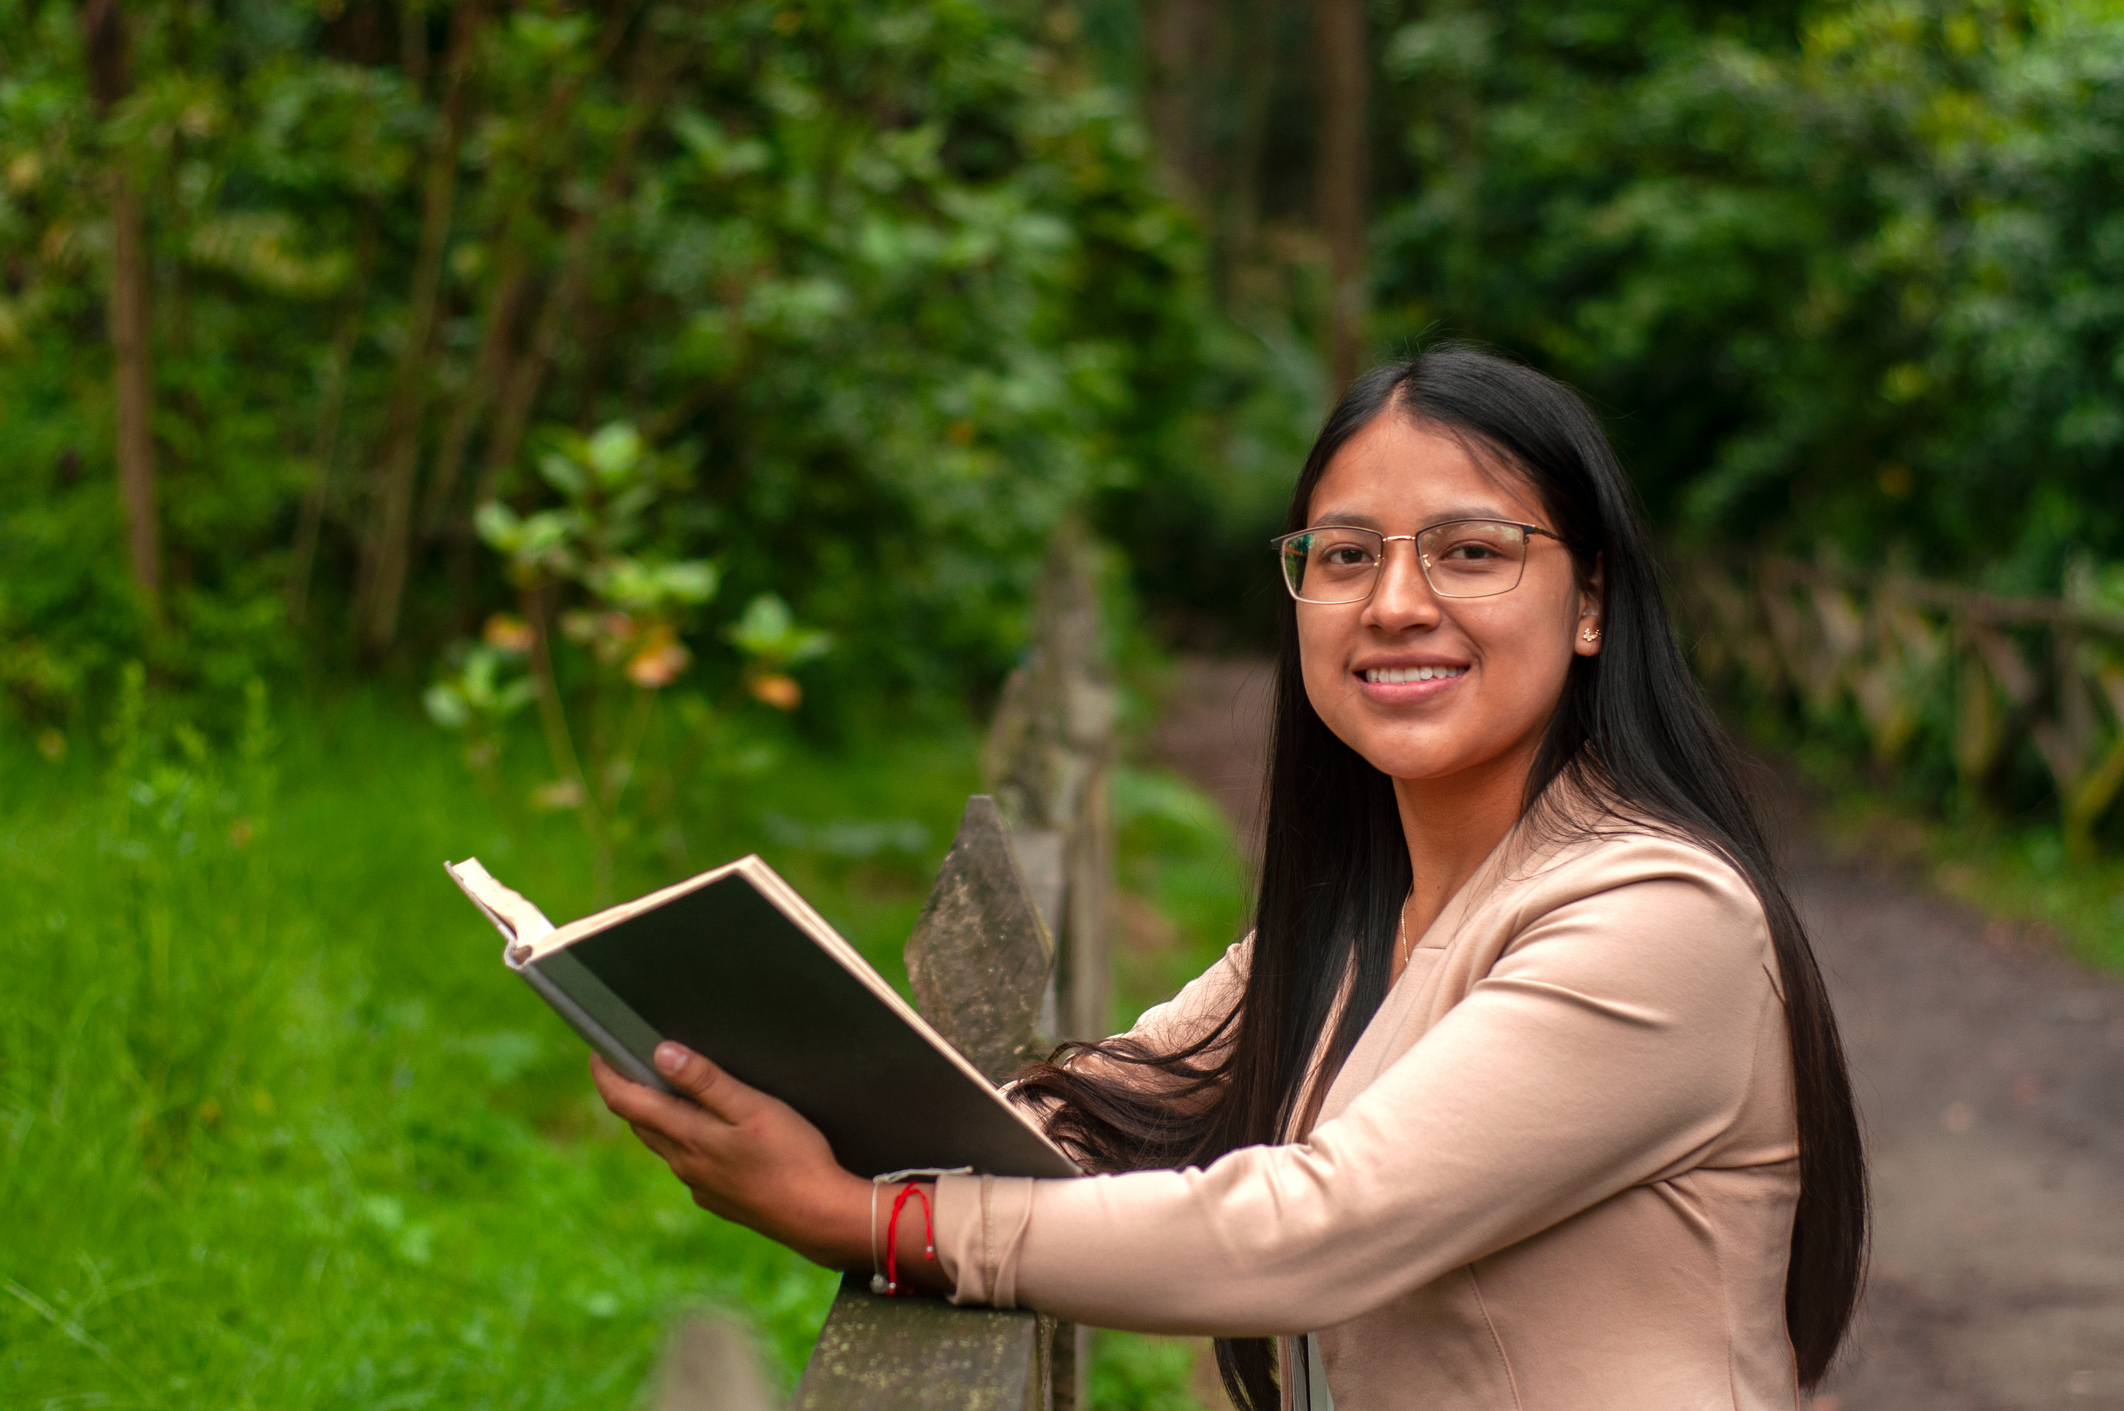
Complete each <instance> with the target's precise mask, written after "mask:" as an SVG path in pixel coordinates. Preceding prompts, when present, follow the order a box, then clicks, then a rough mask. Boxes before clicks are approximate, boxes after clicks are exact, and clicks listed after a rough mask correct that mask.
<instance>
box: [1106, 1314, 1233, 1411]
mask: <svg viewBox="0 0 2124 1411" xmlns="http://www.w3.org/2000/svg"><path fill="white" fill-rule="evenodd" d="M1208 1348H1209V1344H1208V1343H1206V1342H1204V1341H1202V1340H1201V1339H1182V1338H1161V1337H1146V1336H1144V1335H1142V1334H1140V1333H1114V1332H1102V1333H1099V1334H1098V1335H1097V1340H1096V1341H1095V1342H1094V1343H1093V1360H1092V1366H1091V1378H1090V1382H1091V1385H1090V1388H1089V1391H1090V1396H1089V1398H1088V1400H1089V1402H1090V1404H1091V1405H1092V1406H1093V1407H1094V1408H1096V1411H1201V1407H1202V1400H1201V1398H1200V1397H1198V1396H1197V1395H1196V1394H1195V1391H1194V1378H1195V1376H1196V1368H1197V1366H1198V1361H1199V1359H1202V1358H1205V1357H1207V1356H1208ZM1220 1404H1221V1401H1220Z"/></svg>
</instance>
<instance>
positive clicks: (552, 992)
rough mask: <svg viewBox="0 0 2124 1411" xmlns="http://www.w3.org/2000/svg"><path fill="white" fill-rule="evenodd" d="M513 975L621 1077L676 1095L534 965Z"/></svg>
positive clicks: (534, 963) (661, 1079)
mask: <svg viewBox="0 0 2124 1411" xmlns="http://www.w3.org/2000/svg"><path fill="white" fill-rule="evenodd" d="M516 973H517V974H519V975H521V976H523V977H524V980H525V982H526V983H528V984H529V985H530V986H531V988H532V989H534V990H536V991H538V995H539V998H541V999H543V1000H544V1001H545V1002H546V1003H547V1004H549V1005H551V1006H553V1012H554V1013H555V1014H558V1015H559V1016H560V1017H561V1018H563V1019H565V1020H567V1021H568V1027H569V1028H571V1029H573V1030H575V1032H576V1033H578V1034H580V1035H582V1037H583V1041H584V1042H585V1043H587V1044H589V1045H590V1047H592V1048H594V1049H596V1050H597V1051H598V1052H599V1053H601V1054H603V1055H604V1056H605V1061H606V1062H607V1063H609V1064H611V1065H612V1066H613V1067H614V1068H617V1069H618V1070H619V1071H620V1073H621V1075H622V1076H624V1077H627V1078H631V1079H633V1080H634V1081H635V1082H637V1083H641V1084H644V1085H646V1086H648V1087H652V1088H655V1089H657V1090H658V1091H660V1092H667V1093H676V1092H677V1091H678V1089H676V1088H674V1087H672V1086H671V1084H670V1083H668V1082H666V1081H664V1076H663V1074H661V1073H659V1072H657V1071H656V1069H654V1068H652V1067H650V1066H649V1065H648V1064H647V1063H644V1062H643V1061H642V1060H641V1059H640V1058H639V1057H638V1056H636V1055H635V1053H634V1052H633V1051H632V1050H631V1049H629V1048H628V1047H627V1046H626V1045H625V1044H623V1043H621V1042H620V1041H619V1040H618V1039H616V1038H614V1037H613V1036H612V1032H611V1031H610V1030H609V1029H607V1028H606V1027H605V1026H604V1025H602V1024H600V1023H598V1022H597V1021H596V1020H595V1019H593V1018H591V1017H590V1014H589V1011H587V1010H585V1009H584V1008H583V1007H582V1006H581V1005H580V1004H577V1003H576V1002H575V1000H574V999H572V998H571V997H570V996H569V994H568V992H567V991H566V990H563V989H562V988H561V987H560V986H559V985H556V984H554V983H553V981H552V980H551V979H549V978H548V977H547V976H545V975H542V974H540V973H539V970H538V965H537V963H536V962H533V963H532V964H529V965H523V966H519V967H516Z"/></svg>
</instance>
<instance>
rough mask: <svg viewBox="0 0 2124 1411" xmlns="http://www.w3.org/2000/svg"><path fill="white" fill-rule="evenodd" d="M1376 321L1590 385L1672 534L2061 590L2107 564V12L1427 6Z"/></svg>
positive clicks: (2123, 78) (1980, 3)
mask: <svg viewBox="0 0 2124 1411" xmlns="http://www.w3.org/2000/svg"><path fill="white" fill-rule="evenodd" d="M1384 55H1385V63H1386V65H1387V67H1388V69H1389V71H1390V73H1391V74H1392V76H1393V77H1394V79H1395V80H1396V82H1397V87H1396V90H1395V92H1396V94H1397V96H1398V98H1399V100H1400V101H1399V103H1398V104H1397V107H1398V108H1399V111H1400V112H1401V113H1402V114H1404V116H1403V117H1402V118H1401V119H1400V135H1401V137H1402V140H1403V142H1404V143H1405V144H1406V146H1407V149H1408V151H1409V152H1410V153H1411V155H1412V158H1413V161H1412V163H1411V168H1412V174H1413V175H1414V176H1415V177H1416V178H1417V179H1418V180H1419V182H1420V186H1419V187H1418V188H1417V189H1413V190H1409V191H1407V192H1405V193H1404V194H1403V195H1401V196H1400V197H1399V198H1398V199H1397V200H1395V201H1394V202H1393V203H1392V204H1391V205H1390V206H1389V208H1388V209H1387V210H1386V211H1385V213H1384V214H1383V216H1382V218H1381V223H1380V227H1379V232H1378V235H1379V251H1380V257H1381V265H1380V289H1381V295H1382V300H1383V303H1384V305H1385V306H1386V309H1387V310H1388V313H1387V319H1386V327H1385V329H1384V330H1383V331H1384V332H1385V333H1386V335H1387V336H1388V337H1389V338H1393V337H1401V336H1407V335H1409V334H1413V333H1414V332H1416V331H1417V330H1419V329H1423V328H1428V327H1433V326H1436V325H1437V324H1438V323H1439V321H1441V320H1442V321H1443V326H1444V328H1445V329H1446V330H1447V331H1451V332H1458V333H1463V334H1471V335H1474V336H1478V337H1485V338H1490V339H1493V340H1496V341H1498V342H1502V343H1505V344H1507V345H1509V346H1511V347H1513V348H1516V349H1518V350H1520V351H1521V352H1523V353H1524V354H1526V355H1528V356H1530V357H1532V358H1534V359H1535V360H1537V361H1538V362H1540V363H1542V364H1544V365H1546V366H1549V367H1551V368H1553V369H1555V370H1557V371H1558V372H1560V373H1562V374H1563V375H1565V376H1567V377H1570V378H1572V379H1574V380H1576V381H1578V382H1579V383H1580V384H1581V385H1583V386H1586V387H1587V388H1589V389H1590V390H1591V391H1593V393H1594V394H1595V395H1596V397H1597V399H1598V400H1599V401H1600V402H1602V403H1603V404H1604V405H1605V406H1606V407H1607V408H1608V409H1609V410H1610V411H1611V412H1612V413H1613V414H1614V415H1615V417H1616V430H1617V433H1618V435H1619V437H1620V439H1621V440H1622V442H1623V443H1624V446H1625V449H1626V451H1627V453H1628V455H1629V457H1630V459H1631V460H1632V462H1633V465H1634V468H1635V470H1636V472H1637V474H1638V478H1639V481H1640V483H1641V484H1642V485H1643V486H1644V488H1645V491H1646V494H1647V498H1648V500H1649V501H1650V503H1651V506H1652V508H1653V510H1654V512H1655V514H1656V516H1658V517H1659V518H1661V519H1663V520H1665V521H1666V522H1668V523H1669V524H1671V525H1674V526H1676V527H1677V528H1678V529H1680V530H1682V531H1684V532H1685V533H1686V534H1688V535H1693V536H1694V537H1696V538H1699V539H1705V540H1710V541H1714V542H1716V541H1728V542H1730V541H1731V540H1733V539H1741V540H1752V541H1755V542H1757V543H1759V544H1762V545H1763V546H1765V547H1768V546H1773V545H1774V546H1778V547H1781V548H1784V549H1785V550H1787V551H1794V552H1799V553H1802V554H1809V555H1811V554H1812V553H1813V552H1814V550H1815V548H1816V546H1817V543H1818V541H1820V540H1822V539H1825V538H1826V539H1830V540H1833V541H1834V542H1835V543H1837V544H1838V545H1839V546H1840V548H1841V550H1842V551H1843V553H1844V554H1845V555H1846V556H1847V557H1848V558H1850V559H1851V560H1853V561H1854V562H1858V563H1861V564H1868V563H1878V562H1880V561H1881V560H1882V559H1883V558H1884V557H1885V556H1886V555H1887V554H1888V553H1889V552H1890V550H1891V549H1894V550H1898V551H1900V552H1902V553H1904V554H1906V555H1907V556H1908V558H1909V560H1910V562H1911V563H1912V565H1913V566H1915V567H1918V568H1922V569H1924V570H1926V571H1928V572H1932V573H1936V574H1941V575H1954V576H1964V575H1987V576H1988V581H1989V582H1990V583H1991V584H1992V585H1993V586H1996V587H1999V588H2005V589H2010V590H2013V591H2018V592H2024V593H2030V592H2032V593H2055V592H2057V591H2058V588H2059V585H2060V582H2061V578H2062V573H2063V570H2064V568H2065V565H2066V564H2067V563H2068V562H2069V561H2070V560H2071V558H2073V557H2074V556H2075V555H2076V554H2081V553H2093V554H2094V555H2095V556H2097V557H2100V558H2110V559H2113V558H2116V557H2119V556H2120V555H2124V498H2120V497H2118V496H2117V495H2116V494H2115V492H2114V486H2115V484H2116V480H2117V475H2118V469H2119V459H2118V457H2119V454H2120V450H2124V380H2120V379H2119V377H2118V376H2117V370H2116V368H2115V366H2114V363H2115V361H2116V351H2117V347H2118V340H2119V339H2120V337H2124V284H2120V282H2119V276H2118V263H2117V250H2118V241H2119V239H2120V238H2124V236H2120V231H2124V225H2120V224H2119V222H2120V219H2124V214H2120V213H2124V207H2120V206H2119V203H2118V196H2117V187H2116V183H2115V181H2114V179H2113V178H2114V173H2113V170H2112V168H2113V154H2114V153H2115V151H2116V150H2117V149H2118V146H2119V144H2120V143H2124V23H2120V22H2119V20H2118V18H2117V16H2116V15H2115V14H2114V12H2113V10H2112V9H2111V8H2109V7H2105V6H2100V5H2092V4H2080V3H2076V0H2059V3H2039V4H2033V5H2025V6H2024V5H1997V4H1991V3H1988V0H1928V2H1927V3H1921V4H1909V3H1902V0H1860V3H1852V4H1838V5H1829V6H1819V7H1805V8H1801V7H1795V6H1790V5H1785V4H1771V5H1759V6H1743V7H1718V8H1717V9H1716V10H1708V11H1704V12H1697V11H1695V10H1694V9H1692V8H1689V7H1682V6H1673V5H1665V4H1651V3H1639V0H1581V2H1580V3H1574V4H1572V5H1569V6H1566V7H1564V8H1563V9H1562V10H1561V11H1559V10H1558V9H1557V7H1555V6H1551V5H1513V6H1505V7H1502V8H1497V7H1490V8H1486V9H1484V10H1482V11H1480V12H1477V11H1473V10H1454V11H1448V12H1441V13H1439V14H1437V15H1427V16H1426V17H1424V18H1422V19H1419V20H1415V21H1413V22H1411V23H1408V24H1406V25H1405V26H1403V27H1401V28H1399V29H1398V30H1396V31H1395V32H1394V33H1393V35H1392V36H1391V38H1390V39H1389V42H1388V43H1387V44H1386V46H1385V49H1384Z"/></svg>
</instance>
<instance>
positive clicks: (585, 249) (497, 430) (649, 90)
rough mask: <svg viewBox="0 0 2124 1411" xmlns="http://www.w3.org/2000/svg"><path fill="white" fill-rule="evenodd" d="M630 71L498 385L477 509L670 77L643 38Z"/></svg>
mask: <svg viewBox="0 0 2124 1411" xmlns="http://www.w3.org/2000/svg"><path fill="white" fill-rule="evenodd" d="M632 67H633V70H634V73H633V75H632V82H631V83H630V84H629V85H628V87H629V89H630V90H631V91H632V92H633V94H634V101H633V102H632V103H631V104H630V105H629V106H628V111H627V118H626V125H625V126H624V127H623V128H622V129H621V130H620V135H619V142H618V145H617V147H616V148H615V150H614V152H613V154H612V161H611V164H610V165H609V166H607V167H606V168H605V179H604V181H603V182H602V183H600V184H599V187H598V193H597V197H596V199H595V200H594V201H593V202H591V203H590V204H589V205H587V206H580V207H577V208H576V210H575V211H574V212H573V213H572V214H571V215H570V217H569V220H568V232H567V236H566V238H565V239H564V240H563V242H562V247H561V260H560V270H559V272H558V274H557V275H556V276H555V277H554V279H553V281H552V285H551V288H550V289H549V290H548V292H547V294H546V299H545V303H544V304H543V305H542V306H541V307H540V309H539V314H538V322H537V323H536V324H535V325H534V326H533V328H532V332H531V336H530V338H529V340H528V346H527V347H526V348H525V349H524V352H523V354H522V356H520V357H519V358H517V360H516V365H515V366H514V367H512V368H511V369H510V370H509V374H508V376H507V377H506V378H505V379H504V380H503V382H502V389H501V395H500V397H499V399H498V400H497V401H496V404H495V408H494V432H493V435H492V436H490V437H489V438H488V441H487V460H486V465H485V468H484V469H483V470H482V471H481V472H480V478H479V487H478V489H477V491H476V492H475V493H474V496H473V503H474V504H475V505H476V504H479V503H482V502H484V501H486V500H491V499H493V498H494V496H495V495H496V494H498V493H499V492H500V490H501V480H502V475H503V474H504V473H505V472H506V471H507V470H508V468H509V467H510V465H511V464H513V463H514V462H515V460H516V456H517V453H518V451H519V450H521V449H522V447H523V439H524V433H525V432H526V431H527V430H529V428H530V425H531V411H532V408H533V407H534V406H536V405H537V403H538V393H539V387H540V385H541V384H542V383H543V382H544V380H545V376H546V372H547V370H548V369H549V368H550V367H551V366H552V363H553V359H554V357H555V355H557V354H558V353H559V352H560V345H561V338H562V336H563V334H564V333H565V332H566V330H567V327H568V325H569V324H570V322H574V323H576V324H580V323H581V321H582V308H581V306H582V302H583V300H584V298H585V297H586V295H587V286H588V283H589V277H590V237H591V235H592V234H593V233H594V232H595V230H596V225H597V217H598V215H599V213H601V212H603V211H607V210H610V209H612V208H613V207H615V206H617V205H618V204H619V202H620V198H621V197H622V196H623V195H624V194H625V192H626V189H627V183H628V181H629V180H630V179H631V177H632V175H633V170H634V154H635V150H636V148H637V147H638V146H639V144H640V141H641V136H642V133H643V131H644V130H645V129H646V128H647V127H648V126H649V122H650V120H651V119H652V118H654V117H655V116H656V114H657V113H658V112H659V111H660V110H661V109H662V107H663V104H664V96H665V94H666V92H667V91H668V90H669V87H670V83H671V77H672V72H671V69H670V67H669V66H668V65H667V64H665V63H663V62H662V61H661V60H660V58H659V57H658V55H657V52H656V40H655V37H654V36H653V35H652V34H650V33H648V32H647V31H644V33H643V35H642V41H641V48H640V51H639V52H638V53H637V55H636V57H635V61H634V63H633V65H632Z"/></svg>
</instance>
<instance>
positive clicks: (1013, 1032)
mask: <svg viewBox="0 0 2124 1411" xmlns="http://www.w3.org/2000/svg"><path fill="white" fill-rule="evenodd" d="M906 956H907V977H908V979H909V980H910V981H911V982H912V984H913V986H914V993H915V1007H916V1008H917V1009H919V1010H921V1012H922V1017H923V1018H924V1019H927V1020H928V1021H929V1022H930V1023H931V1024H933V1025H935V1026H936V1028H937V1032H939V1033H941V1034H942V1035H943V1036H944V1037H945V1038H947V1039H949V1040H951V1042H952V1044H953V1046H954V1047H956V1048H957V1049H958V1050H959V1052H961V1053H963V1054H965V1055H966V1057H967V1060H968V1061H969V1062H971V1063H972V1064H973V1066H974V1067H976V1068H978V1069H980V1070H981V1071H982V1072H983V1073H984V1074H986V1075H987V1076H988V1079H989V1081H991V1082H997V1083H1000V1082H1002V1081H1003V1080H1004V1079H1005V1078H1008V1077H1009V1076H1010V1075H1011V1072H1012V1071H1013V1070H1014V1069H1016V1068H1017V1066H1018V1065H1019V1064H1020V1063H1023V1062H1024V1061H1025V1059H1026V1058H1027V1057H1028V1056H1029V1052H1028V1050H1029V1046H1030V1045H1031V1042H1032V1037H1033V1026H1034V1021H1035V1020H1036V1019H1037V1018H1038V1017H1039V1012H1040V999H1041V996H1042V995H1043V994H1044V993H1045V991H1046V989H1047V976H1048V972H1049V971H1050V970H1051V969H1052V968H1053V967H1054V956H1055V950H1054V943H1053V942H1052V941H1051V940H1049V939H1048V934H1047V927H1046V926H1045V925H1043V924H1042V922H1041V919H1040V912H1039V910H1038V908H1037V907H1035V906H1034V904H1033V899H1032V897H1031V896H1030V895H1029V894H1028V892H1027V890H1026V885H1025V878H1024V876H1023V875H1022V874H1021V873H1020V872H1019V870H1018V864H1017V861H1016V860H1015V859H1014V858H1013V856H1012V853H1011V842H1010V835H1009V834H1008V833H1006V832H1005V831H1004V828H1003V816H1002V815H1001V814H1000V813H998V812H997V811H996V803H995V800H994V799H992V798H990V797H988V796H987V795H986V794H975V795H974V796H973V797H972V798H970V799H968V800H967V801H966V815H965V818H964V819H963V820H962V821H961V822H960V824H959V835H958V837H956V838H954V839H953V840H952V844H951V852H950V853H949V854H948V855H947V856H946V857H945V859H944V869H943V871H941V872H940V873H938V874H937V884H936V886H934V887H933V888H931V889H930V893H929V901H928V903H927V904H926V905H924V906H923V908H922V916H921V919H920V920H918V921H917V922H915V928H914V934H913V935H912V936H910V937H909V938H908V941H907V950H906Z"/></svg>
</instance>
